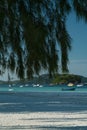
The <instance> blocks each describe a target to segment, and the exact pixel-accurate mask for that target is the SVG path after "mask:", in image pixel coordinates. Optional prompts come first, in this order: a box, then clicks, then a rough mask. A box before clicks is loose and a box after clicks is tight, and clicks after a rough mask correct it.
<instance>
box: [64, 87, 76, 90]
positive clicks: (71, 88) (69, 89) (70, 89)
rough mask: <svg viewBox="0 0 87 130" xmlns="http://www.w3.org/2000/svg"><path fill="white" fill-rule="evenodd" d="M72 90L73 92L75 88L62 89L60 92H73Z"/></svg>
mask: <svg viewBox="0 0 87 130" xmlns="http://www.w3.org/2000/svg"><path fill="white" fill-rule="evenodd" d="M74 90H75V87H72V88H69V87H67V88H66V87H65V88H62V91H74Z"/></svg>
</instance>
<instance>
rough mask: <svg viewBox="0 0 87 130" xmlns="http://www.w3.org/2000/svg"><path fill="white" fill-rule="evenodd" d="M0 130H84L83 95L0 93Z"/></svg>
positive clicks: (85, 99)
mask: <svg viewBox="0 0 87 130" xmlns="http://www.w3.org/2000/svg"><path fill="white" fill-rule="evenodd" d="M0 129H1V130H3V129H4V130H5V129H6V130H9V129H15V130H17V129H26V130H29V129H31V130H45V129H46V130H49V129H50V130H51V129H53V130H58V129H59V130H61V129H62V130H67V129H70V130H72V129H75V130H76V129H81V130H83V129H87V93H75V92H67V93H66V92H62V93H58V92H41V93H39V92H32V93H31V92H30V93H29V92H27V93H10V94H9V93H2V94H1V93H0Z"/></svg>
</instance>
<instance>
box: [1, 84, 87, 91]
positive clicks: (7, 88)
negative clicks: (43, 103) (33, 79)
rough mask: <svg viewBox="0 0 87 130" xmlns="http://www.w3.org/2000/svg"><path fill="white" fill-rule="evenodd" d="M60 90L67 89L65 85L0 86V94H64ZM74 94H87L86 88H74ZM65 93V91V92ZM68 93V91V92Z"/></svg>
mask: <svg viewBox="0 0 87 130" xmlns="http://www.w3.org/2000/svg"><path fill="white" fill-rule="evenodd" d="M62 88H67V86H65V85H54V86H49V85H42V86H33V85H28V84H27V85H11V86H10V85H8V84H6V85H0V92H64V91H62ZM75 88H76V89H75V90H74V92H87V86H82V87H76V86H75ZM65 92H67V91H65ZM68 92H69V91H68ZM70 92H72V91H70Z"/></svg>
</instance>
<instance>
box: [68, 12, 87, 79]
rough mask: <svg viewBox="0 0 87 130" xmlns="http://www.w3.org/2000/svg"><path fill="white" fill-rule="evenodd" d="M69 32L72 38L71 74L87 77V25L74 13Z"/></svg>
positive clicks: (69, 20)
mask: <svg viewBox="0 0 87 130" xmlns="http://www.w3.org/2000/svg"><path fill="white" fill-rule="evenodd" d="M67 30H68V32H69V34H70V36H71V38H72V50H71V52H69V65H68V66H69V72H70V73H71V74H78V75H82V76H85V77H87V23H85V22H84V21H83V20H80V21H78V20H77V18H76V16H75V15H74V13H72V14H70V16H69V17H68V20H67Z"/></svg>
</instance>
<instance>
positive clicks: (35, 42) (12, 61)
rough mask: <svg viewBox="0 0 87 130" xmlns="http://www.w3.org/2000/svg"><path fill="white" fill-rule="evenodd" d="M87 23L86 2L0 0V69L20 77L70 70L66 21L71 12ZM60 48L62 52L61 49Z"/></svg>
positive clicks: (78, 0) (67, 0)
mask: <svg viewBox="0 0 87 130" xmlns="http://www.w3.org/2000/svg"><path fill="white" fill-rule="evenodd" d="M72 10H73V11H74V12H75V14H76V16H77V18H78V19H79V20H80V19H84V20H85V21H87V1H86V0H71V1H70V0H0V66H1V70H2V71H3V70H5V69H10V71H11V72H12V73H13V72H15V71H16V74H17V76H18V77H20V78H24V77H25V75H26V76H27V77H28V78H31V77H32V76H33V75H34V74H37V75H38V74H39V72H40V70H41V69H45V70H47V71H48V72H49V75H50V76H52V75H53V74H55V73H56V72H58V63H59V58H58V56H59V53H58V50H60V52H61V66H62V71H63V72H67V71H68V67H67V64H68V51H69V50H70V49H71V37H70V35H69V34H68V32H67V29H66V20H67V17H68V16H69V13H70V12H71V11H72ZM58 48H59V49H58Z"/></svg>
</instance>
